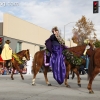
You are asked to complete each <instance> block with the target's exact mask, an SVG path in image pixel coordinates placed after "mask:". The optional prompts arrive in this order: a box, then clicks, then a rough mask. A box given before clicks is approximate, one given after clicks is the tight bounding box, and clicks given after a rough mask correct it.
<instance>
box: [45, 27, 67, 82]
mask: <svg viewBox="0 0 100 100" xmlns="http://www.w3.org/2000/svg"><path fill="white" fill-rule="evenodd" d="M52 33H53V34H52V35H51V36H50V38H49V39H47V40H46V42H45V45H46V48H47V49H48V50H49V51H50V52H51V58H50V67H51V68H52V71H53V77H54V78H55V80H56V81H57V82H58V83H59V84H62V83H63V82H64V79H65V74H66V67H65V62H64V55H63V54H62V51H63V47H64V45H65V42H64V40H63V39H62V38H61V36H60V35H59V30H58V28H57V27H54V28H53V29H52Z"/></svg>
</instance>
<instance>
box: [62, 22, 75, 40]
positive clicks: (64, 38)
mask: <svg viewBox="0 0 100 100" xmlns="http://www.w3.org/2000/svg"><path fill="white" fill-rule="evenodd" d="M70 23H76V22H69V23H67V24H66V25H64V40H65V27H66V26H67V25H68V24H70Z"/></svg>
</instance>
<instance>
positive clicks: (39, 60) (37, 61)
mask: <svg viewBox="0 0 100 100" xmlns="http://www.w3.org/2000/svg"><path fill="white" fill-rule="evenodd" d="M68 49H69V50H70V51H73V52H76V51H74V50H73V49H72V50H71V48H68ZM44 52H45V50H42V51H38V52H36V53H35V55H34V60H33V65H32V71H33V80H32V85H34V84H35V79H36V75H37V73H38V72H39V70H40V69H41V67H42V66H44V72H43V73H44V77H45V81H46V84H47V85H48V86H51V83H50V82H49V81H48V78H47V72H48V69H49V66H45V65H44ZM65 65H66V76H65V86H66V87H70V85H69V84H68V83H67V78H68V75H69V71H70V70H71V69H72V70H73V71H74V73H75V74H76V75H77V83H78V86H79V87H81V82H80V76H79V71H78V69H77V67H76V66H72V65H71V64H70V63H69V62H68V61H67V60H65Z"/></svg>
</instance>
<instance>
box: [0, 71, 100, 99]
mask: <svg viewBox="0 0 100 100" xmlns="http://www.w3.org/2000/svg"><path fill="white" fill-rule="evenodd" d="M23 75H24V78H25V80H21V77H20V75H19V74H18V75H14V80H11V79H10V75H0V100H100V76H99V75H97V77H96V78H95V80H94V81H93V90H94V94H89V91H88V90H87V84H88V81H87V75H81V84H82V86H81V88H80V87H78V85H77V80H76V76H75V78H74V79H73V80H72V79H71V75H70V76H69V79H68V83H69V85H70V86H71V88H66V87H65V85H64V84H62V85H59V84H58V83H57V82H56V81H55V80H54V79H53V75H52V73H51V72H49V73H48V79H49V82H50V83H51V84H52V86H47V85H46V83H45V79H44V75H43V73H38V75H37V78H36V85H35V86H32V85H31V83H32V77H33V76H32V75H25V74H23Z"/></svg>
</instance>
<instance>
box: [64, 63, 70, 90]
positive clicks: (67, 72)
mask: <svg viewBox="0 0 100 100" xmlns="http://www.w3.org/2000/svg"><path fill="white" fill-rule="evenodd" d="M70 69H71V66H70V64H68V65H67V66H66V76H65V85H66V87H69V88H70V85H68V83H67V78H68V75H69V71H70Z"/></svg>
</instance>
